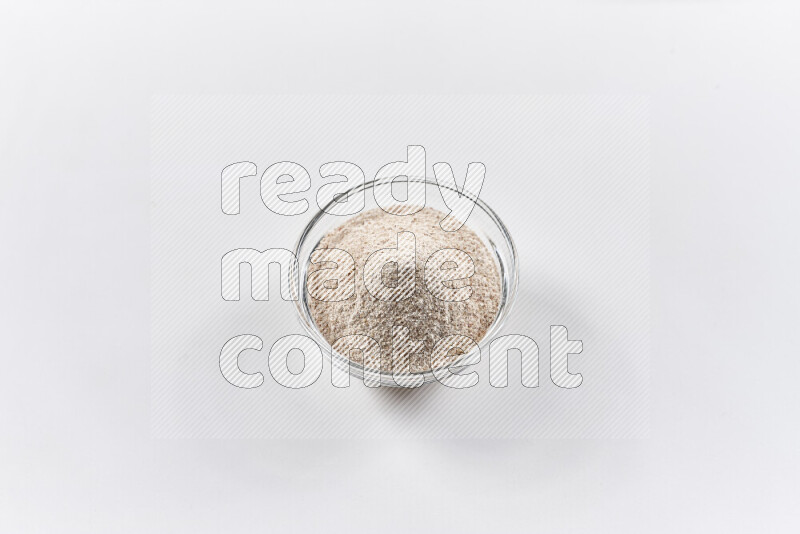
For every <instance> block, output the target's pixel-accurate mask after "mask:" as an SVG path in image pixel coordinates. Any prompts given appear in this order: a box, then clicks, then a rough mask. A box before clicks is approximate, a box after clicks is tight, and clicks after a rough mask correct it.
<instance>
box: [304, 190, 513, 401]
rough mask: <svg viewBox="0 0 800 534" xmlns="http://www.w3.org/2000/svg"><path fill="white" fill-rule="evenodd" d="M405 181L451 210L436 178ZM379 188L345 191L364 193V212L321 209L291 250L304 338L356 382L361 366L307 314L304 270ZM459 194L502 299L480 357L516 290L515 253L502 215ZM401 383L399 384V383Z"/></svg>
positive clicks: (383, 375) (388, 381)
mask: <svg viewBox="0 0 800 534" xmlns="http://www.w3.org/2000/svg"><path fill="white" fill-rule="evenodd" d="M408 182H409V185H410V183H412V182H413V183H420V182H422V183H424V184H425V205H426V206H427V207H431V208H434V209H437V210H439V211H441V212H443V213H449V212H450V209H449V208H448V207H447V206H446V205H445V203H444V200H443V199H442V195H441V193H440V190H439V187H440V186H439V184H438V183H437V182H436V181H435V179H432V178H423V177H419V178H413V177H409V178H408ZM380 186H389V187H391V184H390V183H388V182H386V181H378V180H372V181H370V182H366V183H364V184H362V185H359V186H357V187H354V188H352V189H350V190H349V191H347V193H346V195H347V196H346V197H345V198H347V199H349V198H351V195H355V194H359V195H361V194H363V195H364V197H365V198H364V200H365V207H364V209H362V210H360V211H359V212H358V213H355V214H353V215H332V214H330V213H328V212H327V211H326V210H329V209H330V208H331V207H332V206H333V205H334V203H335V201H332V202H331V203H329V204H328V205H327V206H325V208H323V209H321V210H319V211H318V212H317V213H316V215H314V217H312V218H311V221H309V223H308V225H307V226H306V227H305V229H304V230H303V232H302V233H301V234H300V238H299V239H298V241H297V246H296V247H295V256H296V257H297V262H298V266H299V272H298V273H297V274H298V278H299V283H300V294H299V298H298V300H297V301H296V306H297V312H298V316H299V320H300V324H301V325H302V326H303V329H304V330H305V331H306V332H307V333H308V335H309V336H310V337H311V338H312V339H313V340H314V341H315V342H316V343H317V344H318V345H319V346H320V347H321V348H322V349H323V352H325V354H327V356H328V357H329V359H330V362H331V365H333V366H336V367H337V368H338V369H340V370H342V371H344V372H346V373H349V374H350V375H351V376H354V377H356V378H358V379H359V380H363V379H364V368H363V366H362V365H361V364H360V363H357V362H355V361H351V360H350V359H349V358H347V357H346V356H344V355H342V354H339V353H338V352H336V351H334V350H332V348H331V346H330V343H329V342H328V341H327V340H326V339H325V338H324V337H323V335H322V333H321V332H320V330H319V329H318V328H317V325H316V324H315V323H314V319H313V318H312V316H311V310H310V308H309V299H310V298H311V297H310V296H309V292H308V287H307V275H308V268H309V266H310V264H311V253H312V252H313V251H314V250H315V249H316V247H317V245H318V244H319V242H320V240H321V239H322V238H323V237H324V236H325V235H326V234H327V233H328V232H330V231H331V230H333V229H334V228H336V227H338V226H340V225H342V224H344V223H345V222H346V221H347V220H348V219H349V218H352V217H356V216H357V215H359V214H361V213H364V212H365V211H367V210H370V209H373V208H378V207H379V206H378V204H377V203H376V202H375V197H374V189H375V187H380ZM441 188H442V189H445V188H447V189H450V190H453V189H452V188H450V187H447V186H445V185H442V186H441ZM453 191H455V190H453ZM456 192H458V191H456ZM462 194H464V195H466V196H467V197H468V198H471V199H472V200H473V201H474V202H475V207H474V209H473V210H472V213H471V214H470V216H469V218H468V219H467V222H466V226H468V227H469V228H471V229H472V230H473V231H474V232H475V233H476V234H477V235H478V236H479V237H480V238H481V239H482V240H483V242H484V244H485V245H486V248H487V249H488V250H489V252H490V254H491V255H492V257H493V258H494V260H495V265H496V266H497V271H498V273H499V274H500V280H501V282H500V285H501V292H502V294H501V297H500V306H499V307H498V310H497V315H496V316H495V318H494V321H493V322H492V324H491V326H490V327H489V329H488V330H487V331H486V334H485V335H484V336H483V339H481V340H480V341H479V342H478V349H479V350H480V351H481V353H482V354H487V348H488V346H489V343H490V342H491V340H492V338H493V337H494V336H495V335H496V334H497V333H498V332H499V330H500V328H501V327H502V326H503V323H504V322H505V320H506V318H507V317H508V314H509V312H510V310H511V306H512V304H513V302H514V297H515V295H516V292H517V278H518V276H517V273H518V264H517V250H516V248H515V246H514V241H513V240H512V239H511V235H510V234H509V233H508V229H506V227H505V225H504V224H503V221H501V220H500V217H498V216H497V214H496V213H495V212H494V211H493V210H492V209H491V208H490V207H489V206H488V205H487V204H486V203H485V202H483V201H482V200H481V199H480V198H474V197H473V196H472V195H470V194H468V193H466V192H464V193H462ZM361 268H363V265H362V266H357V269H361ZM469 356H470V354H464V355H461V356H460V357H459V358H458V359H457V360H456V361H454V362H453V363H452V364H450V365H449V367H450V368H452V369H455V368H457V367H459V362H460V361H462V360H464V359H466V358H467V357H469ZM370 374H372V373H370ZM375 374H377V373H375ZM406 374H408V373H406ZM397 375H398V377H400V378H402V376H403V373H397ZM414 375H415V376H419V375H422V376H423V379H424V382H423V383H424V384H427V383H429V382H433V381H436V377H435V376H434V374H433V372H432V371H430V370H428V371H425V372H421V373H414ZM400 381H401V382H402V380H400ZM380 385H381V386H389V387H398V384H397V383H396V382H395V379H394V377H393V376H392V373H390V372H386V371H381V372H380Z"/></svg>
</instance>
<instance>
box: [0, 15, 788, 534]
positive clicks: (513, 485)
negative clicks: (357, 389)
mask: <svg viewBox="0 0 800 534" xmlns="http://www.w3.org/2000/svg"><path fill="white" fill-rule="evenodd" d="M3 12H4V15H3V17H2V18H0V45H1V47H0V50H1V51H0V72H2V73H3V78H2V80H3V81H2V83H1V84H0V91H2V100H0V134H2V137H1V138H0V142H1V143H2V147H3V149H2V158H0V172H2V175H3V179H2V180H0V184H1V185H0V202H2V205H1V206H0V218H1V219H0V222H2V225H0V232H1V235H2V243H3V247H4V250H5V255H4V260H5V261H4V262H3V265H2V267H1V269H2V275H3V279H4V280H5V281H6V283H5V285H4V292H3V305H2V307H0V311H1V312H2V324H3V325H4V334H5V340H4V351H3V355H4V362H5V366H4V372H3V378H2V381H1V382H0V384H1V386H0V400H2V403H3V409H2V411H0V427H1V428H2V432H1V433H0V455H2V456H1V457H0V458H1V460H2V461H1V462H0V480H2V484H1V485H0V531H3V532H54V531H67V532H108V531H114V532H142V531H191V532H213V531H225V532H232V531H238V530H244V529H246V528H252V529H259V530H267V531H270V532H310V531H313V530H315V529H316V530H321V529H325V530H326V531H334V532H342V531H347V532H358V531H366V530H367V529H369V530H371V531H375V530H376V529H377V528H379V527H378V526H379V525H380V529H381V530H383V531H389V532H393V531H396V532H400V531H402V532H407V531H408V530H409V529H418V530H423V531H431V530H434V529H437V530H439V531H454V532H479V531H486V530H488V529H491V530H493V531H506V532H521V531H528V532H529V531H532V530H542V531H547V532H567V531H570V532H575V531H591V532H598V531H601V532H640V531H642V530H647V531H649V532H674V531H683V532H707V531H722V530H724V531H726V532H744V531H771V532H796V531H797V529H798V526H799V525H800V518H799V517H798V512H797V507H796V503H797V501H798V491H799V490H798V482H797V478H798V475H800V465H799V463H800V461H799V460H798V457H797V452H796V451H797V440H798V438H800V433H799V432H798V426H797V421H798V408H797V407H798V400H800V399H798V394H797V389H796V385H795V384H794V375H795V374H796V373H797V371H798V364H797V360H796V356H795V352H796V351H795V350H794V346H793V343H792V336H793V332H794V330H795V327H796V325H797V321H798V313H797V301H798V297H800V295H798V284H797V272H798V247H797V245H796V242H797V238H796V227H797V209H796V206H795V204H796V202H797V199H798V198H799V196H798V193H800V191H798V189H800V187H799V186H798V180H797V175H798V165H797V153H796V152H797V139H798V138H800V135H799V134H800V126H798V125H800V120H798V119H800V113H798V103H797V95H798V94H800V77H799V76H798V66H797V65H798V63H797V60H796V50H798V49H800V46H799V45H800V38H799V37H798V33H797V31H796V28H797V25H798V22H800V13H798V8H797V6H796V5H795V3H793V2H783V3H778V2H774V3H763V2H760V3H755V2H753V3H735V4H729V3H723V2H706V3H702V4H698V5H693V4H691V3H689V2H674V3H656V2H649V3H634V2H618V3H613V4H604V5H601V4H599V3H567V4H564V3H559V4H552V5H539V6H536V7H526V6H525V5H523V4H521V3H520V4H517V5H508V6H506V5H501V4H499V3H494V4H491V5H490V6H479V5H475V4H465V3H458V4H449V5H439V4H437V3H434V2H423V3H419V4H412V3H402V4H392V5H389V6H386V7H379V6H378V5H374V4H369V3H363V4H347V3H342V2H337V3H327V4H319V5H314V6H308V5H306V6H301V5H297V6H294V7H287V6H286V5H280V6H276V7H273V8H268V7H267V6H266V5H265V4H263V3H258V4H253V5H252V6H241V5H236V4H235V3H232V2H226V3H224V4H221V5H220V6H219V7H216V8H213V9H209V8H201V7H198V6H197V5H195V4H192V3H188V2H183V3H176V4H172V5H169V6H165V5H162V4H154V5H153V6H144V5H140V4H136V5H133V4H132V5H130V6H129V7H118V6H117V7H114V6H106V5H101V4H99V3H98V4H97V5H93V4H80V3H72V4H69V5H67V4H61V3H53V4H52V5H49V6H42V5H37V6H34V5H30V4H23V3H15V4H14V5H6V6H4V7H3ZM163 92H191V93H196V92H226V93H229V92H249V93H262V92H286V93H295V92H298V93H299V92H314V93H321V92H333V93H348V92H368V93H408V92H435V93H452V92H457V93H494V92H499V93H608V94H618V93H637V94H649V95H651V106H652V107H651V109H652V113H653V115H652V132H653V138H652V147H653V155H652V176H653V182H652V209H653V213H652V216H653V237H652V245H653V247H652V289H653V300H652V319H653V332H652V340H653V351H652V372H651V375H652V417H651V423H652V424H651V435H652V437H651V438H650V439H648V440H637V441H513V442H493V441H483V442H463V441H459V442H447V441H446V442H410V443H409V442H381V441H371V442H357V441H341V442H336V441H332V442H327V441H317V442H282V441H153V440H151V439H150V435H149V431H150V413H149V383H150V376H149V374H150V373H149V368H150V362H149V357H148V346H149V343H148V197H149V191H148V143H149V132H148V111H149V101H150V95H151V94H153V93H163Z"/></svg>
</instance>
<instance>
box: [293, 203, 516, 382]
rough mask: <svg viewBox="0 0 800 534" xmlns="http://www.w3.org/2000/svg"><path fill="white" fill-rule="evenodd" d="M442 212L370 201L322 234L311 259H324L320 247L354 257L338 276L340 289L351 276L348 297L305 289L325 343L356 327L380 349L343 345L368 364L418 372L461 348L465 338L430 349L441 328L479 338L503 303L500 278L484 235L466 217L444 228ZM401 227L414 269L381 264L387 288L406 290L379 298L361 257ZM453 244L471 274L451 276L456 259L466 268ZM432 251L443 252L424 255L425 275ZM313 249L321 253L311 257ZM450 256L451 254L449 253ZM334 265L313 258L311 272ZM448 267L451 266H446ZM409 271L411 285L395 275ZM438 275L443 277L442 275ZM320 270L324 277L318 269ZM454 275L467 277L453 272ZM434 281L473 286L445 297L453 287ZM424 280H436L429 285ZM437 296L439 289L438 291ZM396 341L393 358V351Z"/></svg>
mask: <svg viewBox="0 0 800 534" xmlns="http://www.w3.org/2000/svg"><path fill="white" fill-rule="evenodd" d="M444 217H445V214H444V213H442V212H440V211H438V210H435V209H432V208H427V207H426V208H423V209H422V210H421V211H418V212H417V213H414V214H411V215H404V216H398V215H394V214H390V213H386V212H385V211H383V210H381V209H372V210H369V211H367V212H365V213H362V214H360V215H358V216H356V217H353V218H352V219H349V220H348V221H346V222H345V223H344V224H342V225H341V226H339V227H337V228H335V229H334V230H332V231H330V232H329V233H327V234H326V235H325V236H324V237H323V238H322V239H321V240H320V242H319V244H318V245H317V247H316V248H315V252H314V254H312V261H315V262H316V261H317V260H318V259H320V258H322V259H324V258H325V256H324V255H323V254H327V252H324V249H341V250H344V251H346V252H347V253H349V254H350V256H352V258H353V260H354V268H348V269H347V272H346V275H345V276H343V277H342V280H340V281H339V282H338V283H339V284H344V285H339V286H338V287H339V290H340V291H341V290H343V289H344V288H347V289H349V290H350V291H352V288H353V282H354V281H355V284H354V285H355V294H354V295H352V296H350V297H349V298H347V299H345V300H340V301H335V302H329V301H324V300H318V299H316V298H314V297H313V295H314V294H320V292H319V290H320V287H315V288H314V289H315V291H310V293H311V295H312V296H310V297H309V308H310V312H311V316H312V318H313V320H314V322H315V324H316V325H317V328H318V329H319V330H320V332H321V333H322V335H323V337H324V338H325V339H326V340H327V341H328V343H329V344H331V345H333V346H334V348H338V347H339V346H340V345H337V344H336V340H338V339H339V338H342V337H343V336H349V335H353V334H359V335H364V336H369V337H370V338H372V339H374V340H375V341H377V342H378V343H379V345H380V355H377V354H376V351H369V353H367V352H366V351H359V350H348V351H346V352H342V353H343V354H344V355H345V356H347V357H348V358H350V359H351V360H353V361H357V362H359V363H361V364H363V365H364V366H365V367H367V368H370V369H378V368H380V369H381V370H382V371H384V372H392V371H395V372H399V373H404V372H412V373H419V372H424V371H428V370H430V369H432V368H433V369H436V368H440V367H443V366H446V365H448V364H450V363H452V361H454V360H455V359H457V358H458V356H459V355H460V354H461V353H463V352H465V351H464V350H462V348H463V347H465V346H466V345H463V344H460V343H455V344H453V346H452V347H450V350H449V351H448V352H447V353H444V352H443V350H441V349H443V348H444V344H442V345H440V350H439V351H437V352H436V353H433V349H434V346H435V344H436V343H437V342H438V341H439V340H441V339H443V338H444V337H445V336H448V335H452V334H457V335H461V336H467V337H468V338H469V339H471V340H473V341H474V342H476V343H477V342H480V341H481V339H482V338H483V336H484V335H485V334H486V332H487V330H488V329H489V327H490V326H491V324H492V322H493V321H494V319H495V316H496V315H497V311H498V308H499V306H500V299H501V284H500V275H499V272H498V268H497V265H496V263H495V261H494V259H493V257H492V255H491V253H490V251H489V250H488V248H487V247H486V245H485V244H484V242H483V241H482V240H481V238H480V237H478V235H477V234H476V233H475V232H474V231H472V230H471V229H470V228H468V227H467V225H464V226H462V227H461V228H460V229H459V230H457V231H455V232H445V231H444V230H442V228H441V227H440V226H439V221H441V220H442V219H443V218H444ZM401 232H411V233H413V234H414V243H415V261H414V263H413V265H414V272H413V273H408V272H403V271H402V270H401V269H399V268H398V263H389V264H388V265H387V266H386V267H384V268H383V269H382V270H381V273H380V276H379V278H378V279H379V280H381V281H382V283H383V284H384V286H385V287H387V288H388V289H386V293H389V294H390V293H391V292H392V291H393V290H392V288H395V290H396V291H400V290H401V289H404V291H403V292H402V295H403V296H407V297H408V298H404V299H403V300H399V301H387V300H380V299H379V298H376V297H375V296H373V294H371V293H370V291H369V290H368V288H367V286H366V285H365V281H364V267H365V263H366V262H367V259H368V258H369V256H370V255H371V254H373V253H375V252H376V251H379V250H382V249H389V248H397V247H398V233H401ZM405 237H406V238H408V237H409V236H407V235H406V236H405ZM406 241H408V239H406ZM452 249H459V250H461V251H463V252H465V253H466V254H468V255H469V257H470V258H471V259H472V262H473V263H474V274H472V276H469V277H468V278H467V277H466V276H460V275H459V276H453V274H452V273H458V272H460V271H459V269H458V268H456V267H457V266H458V267H459V268H466V266H465V264H466V263H468V262H464V261H456V260H463V259H464V256H463V254H460V253H453V252H449V251H451V250H452ZM437 251H443V252H439V253H438V254H437V255H436V256H435V257H434V258H432V261H431V262H429V263H428V276H427V277H426V276H425V269H426V262H428V259H429V258H430V257H431V255H432V254H434V253H437ZM315 254H317V256H318V257H317V258H316V259H315ZM331 254H333V252H331ZM331 257H332V256H331ZM449 258H452V259H453V261H448V259H449ZM434 260H436V261H434ZM442 260H444V261H442ZM331 265H332V264H331V263H325V262H319V263H312V265H310V266H309V270H308V271H309V275H310V274H311V273H314V272H316V271H317V270H320V269H331ZM409 265H410V264H409ZM448 269H450V270H451V271H450V274H448ZM470 270H471V269H470ZM318 274H319V273H318ZM368 274H369V273H368ZM373 274H374V273H373ZM412 276H413V280H414V283H413V285H409V284H406V285H405V286H404V288H403V287H399V286H402V284H400V283H399V281H401V280H406V281H410V280H411V279H412V278H411V277H412ZM439 277H443V280H445V281H442V280H440V279H439ZM317 278H318V279H322V278H324V277H322V276H317ZM426 278H427V279H428V284H427V286H426ZM456 278H465V279H463V280H456ZM451 279H452V280H451ZM448 280H449V281H448ZM315 283H316V282H315ZM436 284H444V286H445V287H446V288H449V289H451V290H455V289H458V288H463V287H469V288H471V289H467V290H464V291H465V292H466V293H464V292H462V293H461V295H462V297H460V298H463V295H464V294H467V295H468V298H467V299H466V300H460V301H451V300H447V295H448V294H450V295H451V294H452V291H451V292H450V293H448V292H447V291H444V293H445V295H444V296H445V300H442V299H441V298H437V296H435V295H434V294H436V293H437V291H436V289H437V288H436ZM311 286H312V282H311V276H309V287H310V288H311ZM428 286H430V287H431V288H433V292H432V291H431V290H429V288H428ZM324 287H326V288H327V287H329V286H328V285H325V286H324ZM440 289H441V288H440ZM373 292H374V291H373ZM323 293H324V292H323ZM331 293H335V292H334V291H332V292H331ZM438 293H442V292H441V291H440V292H438ZM441 296H442V295H441V294H439V297H441ZM393 327H405V328H407V329H408V330H407V331H406V330H402V329H401V330H397V329H395V330H394V331H395V336H394V340H393ZM398 334H399V335H398ZM393 341H394V345H395V349H394V350H395V357H394V358H392V350H393ZM432 353H433V354H432ZM365 355H366V357H365Z"/></svg>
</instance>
